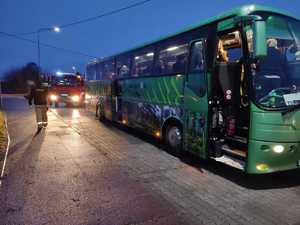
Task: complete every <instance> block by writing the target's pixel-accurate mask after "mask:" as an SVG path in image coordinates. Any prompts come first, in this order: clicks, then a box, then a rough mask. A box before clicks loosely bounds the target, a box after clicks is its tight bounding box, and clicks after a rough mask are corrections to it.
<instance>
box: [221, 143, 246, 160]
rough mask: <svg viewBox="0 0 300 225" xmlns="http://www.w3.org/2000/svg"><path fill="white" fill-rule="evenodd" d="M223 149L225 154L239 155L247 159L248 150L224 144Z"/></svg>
mask: <svg viewBox="0 0 300 225" xmlns="http://www.w3.org/2000/svg"><path fill="white" fill-rule="evenodd" d="M222 150H223V152H224V153H225V154H229V155H232V156H237V157H239V158H241V159H246V151H243V150H240V149H234V148H230V147H229V146H228V145H223V146H222Z"/></svg>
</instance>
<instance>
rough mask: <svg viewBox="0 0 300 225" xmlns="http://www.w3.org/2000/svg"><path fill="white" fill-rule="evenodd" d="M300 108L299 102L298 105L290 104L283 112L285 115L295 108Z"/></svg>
mask: <svg viewBox="0 0 300 225" xmlns="http://www.w3.org/2000/svg"><path fill="white" fill-rule="evenodd" d="M298 109H300V104H297V105H293V106H289V107H288V108H287V109H286V110H285V111H283V112H282V113H281V114H282V115H283V116H285V115H286V114H288V113H290V112H293V111H295V110H298Z"/></svg>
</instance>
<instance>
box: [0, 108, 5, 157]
mask: <svg viewBox="0 0 300 225" xmlns="http://www.w3.org/2000/svg"><path fill="white" fill-rule="evenodd" d="M6 145H7V132H6V128H5V120H4V114H3V112H2V111H0V161H2V160H3V159H4V156H5V151H6Z"/></svg>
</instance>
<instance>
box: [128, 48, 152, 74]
mask: <svg viewBox="0 0 300 225" xmlns="http://www.w3.org/2000/svg"><path fill="white" fill-rule="evenodd" d="M153 60H154V52H153V51H147V52H146V53H145V52H143V53H142V54H136V55H135V56H134V58H133V69H132V76H135V77H138V76H148V75H151V74H152V68H153Z"/></svg>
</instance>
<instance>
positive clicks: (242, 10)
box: [88, 4, 299, 65]
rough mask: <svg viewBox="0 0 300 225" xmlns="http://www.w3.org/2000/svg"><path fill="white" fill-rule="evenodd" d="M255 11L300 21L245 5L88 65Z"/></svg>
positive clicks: (285, 13)
mask: <svg viewBox="0 0 300 225" xmlns="http://www.w3.org/2000/svg"><path fill="white" fill-rule="evenodd" d="M255 11H260V12H270V13H276V14H281V15H285V16H289V17H291V18H294V19H297V20H299V18H298V17H296V16H294V15H290V13H289V12H287V11H284V10H278V9H276V8H272V7H268V6H262V5H256V4H252V5H244V6H240V7H237V8H235V9H232V10H230V11H227V12H225V13H222V14H220V15H217V16H215V17H211V18H209V19H207V20H204V21H202V22H200V23H196V24H193V25H192V26H189V27H187V28H185V29H183V30H181V31H178V32H175V33H173V34H168V35H165V36H161V37H159V38H157V39H155V40H152V41H149V42H145V43H144V44H142V45H139V46H136V47H134V48H130V49H127V50H125V51H122V52H118V53H116V54H113V55H110V56H107V57H104V58H101V59H99V60H98V61H93V62H89V63H88V65H89V64H96V63H98V62H102V61H105V60H108V59H110V58H112V57H115V56H117V55H120V54H125V53H127V52H130V51H135V50H138V49H140V48H143V47H146V46H149V45H151V44H154V43H156V42H159V41H163V40H165V39H168V38H170V37H173V36H176V35H179V34H182V33H185V32H188V31H190V30H194V29H197V28H199V27H202V26H205V25H208V24H210V23H213V22H216V21H220V20H224V19H226V18H229V17H233V16H247V15H249V14H251V13H253V12H255Z"/></svg>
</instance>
